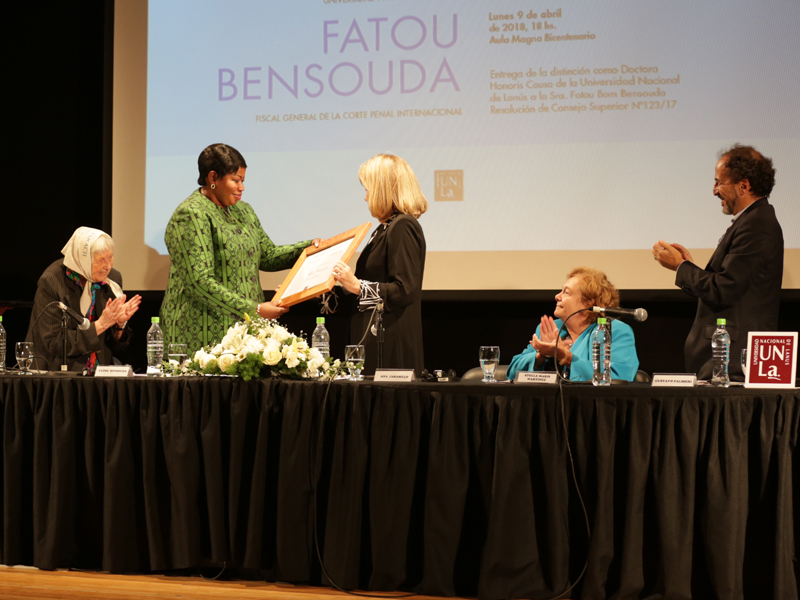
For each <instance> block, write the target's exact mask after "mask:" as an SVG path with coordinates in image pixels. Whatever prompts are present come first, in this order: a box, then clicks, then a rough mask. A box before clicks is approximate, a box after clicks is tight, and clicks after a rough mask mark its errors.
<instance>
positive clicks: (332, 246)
mask: <svg viewBox="0 0 800 600" xmlns="http://www.w3.org/2000/svg"><path fill="white" fill-rule="evenodd" d="M369 227H370V224H369V223H364V224H363V225H359V226H358V227H354V228H353V229H351V230H350V231H345V232H344V233H340V234H339V235H337V236H334V237H332V238H330V239H327V240H324V241H322V242H320V244H319V247H318V248H315V247H314V246H309V247H308V248H306V249H305V250H303V253H302V254H300V257H299V258H298V259H297V262H296V263H294V267H292V270H291V271H289V274H288V275H287V276H286V279H284V280H283V283H282V284H281V287H279V288H278V291H277V292H276V293H275V296H274V297H273V298H272V301H273V302H274V303H275V304H278V305H280V306H293V305H295V304H299V303H300V302H303V301H304V300H308V299H309V298H316V297H317V296H321V295H322V294H324V293H325V292H330V291H331V290H332V289H333V286H334V284H335V281H334V279H333V274H332V273H333V267H334V266H335V265H336V263H337V262H339V261H340V260H341V261H342V262H347V261H349V260H350V259H351V258H353V254H355V252H356V249H357V248H358V245H359V244H360V243H361V241H362V240H363V239H364V236H365V235H366V234H367V231H368V230H369Z"/></svg>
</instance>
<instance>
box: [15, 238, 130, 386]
mask: <svg viewBox="0 0 800 600" xmlns="http://www.w3.org/2000/svg"><path fill="white" fill-rule="evenodd" d="M61 254H63V255H64V258H63V259H58V260H57V261H55V262H54V263H53V264H51V265H50V266H49V267H47V269H46V270H45V272H44V273H43V274H42V276H41V277H40V278H39V282H38V284H37V288H36V297H35V298H34V301H33V312H32V314H31V323H30V326H29V327H28V335H27V337H26V339H27V340H28V341H32V342H33V348H34V354H35V356H36V357H37V360H35V361H34V365H33V366H34V368H38V369H43V368H45V364H43V363H46V368H47V369H48V370H50V371H58V370H60V369H61V363H62V354H63V348H64V338H63V335H62V325H61V322H62V311H61V309H60V308H59V307H58V303H59V302H61V303H63V304H65V305H66V306H67V307H69V308H70V309H72V310H74V311H75V312H77V313H79V314H80V315H81V316H83V317H86V319H88V320H89V322H90V323H89V327H88V328H86V329H79V328H78V326H77V324H76V323H75V322H74V321H72V320H70V322H69V323H68V329H67V370H69V371H83V370H84V369H86V370H88V371H90V372H93V371H94V369H95V367H96V366H97V365H108V364H111V362H112V360H113V353H114V352H116V351H118V350H121V349H123V348H124V347H125V346H127V344H128V339H129V337H130V331H129V330H128V328H127V327H126V325H127V322H128V319H130V318H131V316H132V315H133V314H134V313H135V312H136V311H137V309H138V308H139V304H140V303H141V301H142V298H141V296H138V295H137V296H134V297H133V298H131V299H130V300H128V299H127V298H126V296H125V294H124V293H123V292H122V276H121V275H120V273H119V271H117V270H116V269H114V268H113V266H114V241H113V240H112V239H111V236H109V235H108V234H107V233H104V232H102V231H100V230H99V229H92V228H91V227H79V228H78V229H76V230H75V233H73V234H72V237H71V238H70V240H69V241H68V242H67V245H66V246H64V248H63V249H62V250H61Z"/></svg>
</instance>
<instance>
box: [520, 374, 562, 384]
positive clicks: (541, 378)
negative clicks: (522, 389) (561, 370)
mask: <svg viewBox="0 0 800 600" xmlns="http://www.w3.org/2000/svg"><path fill="white" fill-rule="evenodd" d="M514 383H558V373H556V372H555V371H519V372H518V373H517V377H516V378H515V379H514Z"/></svg>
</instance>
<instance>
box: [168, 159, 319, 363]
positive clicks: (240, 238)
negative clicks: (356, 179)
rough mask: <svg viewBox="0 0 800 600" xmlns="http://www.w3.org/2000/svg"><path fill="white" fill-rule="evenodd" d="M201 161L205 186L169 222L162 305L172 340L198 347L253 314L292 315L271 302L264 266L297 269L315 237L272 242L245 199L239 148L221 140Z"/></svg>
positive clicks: (193, 348)
mask: <svg viewBox="0 0 800 600" xmlns="http://www.w3.org/2000/svg"><path fill="white" fill-rule="evenodd" d="M197 165H198V168H199V171H200V177H199V178H198V183H199V184H200V186H201V187H200V188H199V189H197V190H195V191H194V193H193V194H192V195H191V196H189V197H188V198H187V199H186V200H184V201H183V202H181V204H180V205H179V206H178V208H176V209H175V212H174V213H173V214H172V218H171V219H170V220H169V225H167V232H166V235H165V237H164V239H165V241H166V243H167V248H168V249H169V257H170V260H171V262H172V265H171V266H170V270H169V282H168V283H167V291H166V293H165V294H164V303H163V304H162V305H161V323H162V327H163V328H164V343H165V344H170V343H173V342H182V343H185V344H187V346H188V350H189V352H190V353H194V352H195V351H196V350H198V349H200V348H201V347H202V346H207V345H209V344H215V343H218V342H219V341H220V340H221V339H222V337H223V336H224V335H225V333H226V332H227V330H228V328H229V327H230V326H231V325H233V324H234V323H235V322H236V321H239V320H241V319H242V318H243V317H244V314H245V313H248V314H250V315H255V314H259V315H261V316H262V317H265V318H277V317H279V316H280V315H282V314H283V313H285V312H286V311H287V309H285V308H282V307H280V306H277V305H276V304H273V303H272V302H264V301H263V299H264V293H263V291H262V289H261V283H260V281H259V270H262V271H280V270H281V269H287V268H289V267H291V266H292V264H293V263H294V261H295V260H297V257H298V256H299V255H300V252H302V250H303V249H304V248H306V247H307V246H309V245H310V244H311V243H312V242H311V241H304V242H298V243H296V244H291V245H288V246H276V245H275V244H273V243H272V240H270V239H269V236H268V235H267V234H266V233H265V232H264V230H263V229H262V227H261V223H260V222H259V220H258V217H257V216H256V213H255V211H253V208H252V207H251V206H250V205H249V204H247V203H246V202H242V201H241V199H242V193H243V192H244V178H245V171H246V169H247V163H246V162H245V160H244V157H242V155H241V154H240V153H239V152H238V151H237V150H236V149H234V148H232V147H230V146H227V145H225V144H213V145H211V146H209V147H207V148H206V149H205V150H203V152H201V153H200V157H199V158H198V159H197ZM315 241H316V240H315Z"/></svg>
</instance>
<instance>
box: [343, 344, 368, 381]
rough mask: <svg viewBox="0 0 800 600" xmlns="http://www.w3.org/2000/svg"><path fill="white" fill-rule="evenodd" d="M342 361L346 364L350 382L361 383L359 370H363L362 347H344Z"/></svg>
mask: <svg viewBox="0 0 800 600" xmlns="http://www.w3.org/2000/svg"><path fill="white" fill-rule="evenodd" d="M344 361H345V363H347V370H348V371H349V372H350V377H349V379H350V381H361V380H362V379H364V378H363V377H362V376H361V369H363V368H364V346H361V345H353V346H346V347H345V349H344Z"/></svg>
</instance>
